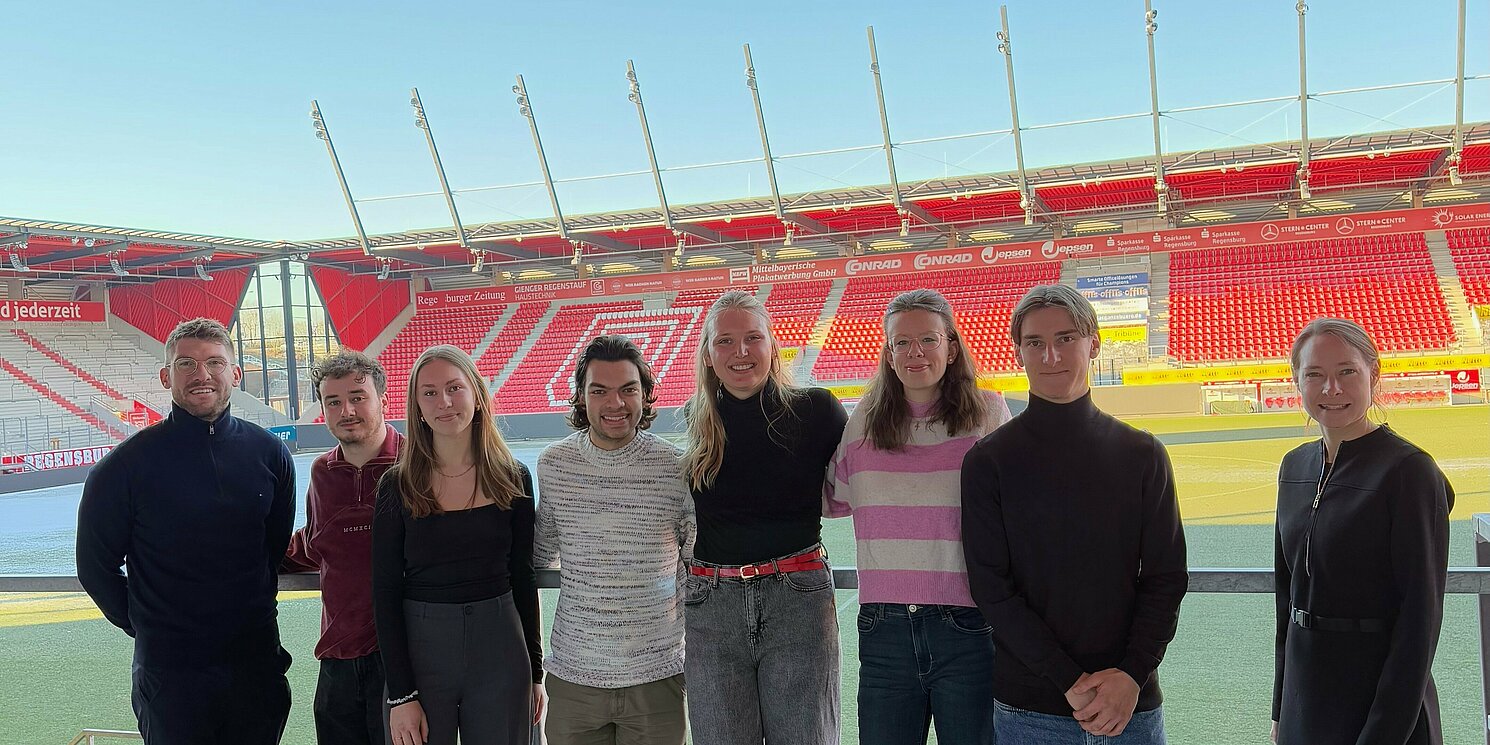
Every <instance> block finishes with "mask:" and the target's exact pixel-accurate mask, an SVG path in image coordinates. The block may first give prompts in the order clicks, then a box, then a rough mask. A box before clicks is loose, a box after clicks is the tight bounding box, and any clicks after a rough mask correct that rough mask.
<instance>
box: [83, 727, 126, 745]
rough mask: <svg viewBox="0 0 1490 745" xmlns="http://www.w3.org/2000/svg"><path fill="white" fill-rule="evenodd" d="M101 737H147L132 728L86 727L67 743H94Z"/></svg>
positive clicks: (90, 744)
mask: <svg viewBox="0 0 1490 745" xmlns="http://www.w3.org/2000/svg"><path fill="white" fill-rule="evenodd" d="M100 737H107V738H109V739H111V740H143V739H145V738H144V736H142V735H141V734H140V733H138V732H132V731H130V730H123V729H85V730H83V731H82V732H79V733H78V736H77V737H74V738H72V740H70V741H69V742H68V743H67V745H82V743H85V742H86V743H88V745H93V744H94V743H95V742H96V741H97V740H98V738H100Z"/></svg>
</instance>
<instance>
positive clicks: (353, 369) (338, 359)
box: [310, 349, 388, 401]
mask: <svg viewBox="0 0 1490 745" xmlns="http://www.w3.org/2000/svg"><path fill="white" fill-rule="evenodd" d="M348 375H351V376H353V377H356V378H362V377H367V378H371V379H372V383H373V390H374V391H375V392H376V393H377V394H378V395H379V396H381V395H383V394H384V393H386V392H387V391H388V374H387V373H385V372H383V366H382V365H379V364H378V361H377V360H375V359H373V358H371V357H369V356H367V355H365V354H363V353H361V352H359V351H357V350H355V349H342V350H341V352H340V353H339V354H337V355H336V356H335V357H328V358H326V359H324V360H321V361H320V362H319V363H317V364H316V366H315V367H312V368H311V369H310V381H311V385H313V386H314V387H315V391H316V400H317V401H319V400H321V381H323V380H326V379H328V378H329V379H332V380H338V379H341V378H345V377H347V376H348Z"/></svg>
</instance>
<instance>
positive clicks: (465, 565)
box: [373, 345, 544, 745]
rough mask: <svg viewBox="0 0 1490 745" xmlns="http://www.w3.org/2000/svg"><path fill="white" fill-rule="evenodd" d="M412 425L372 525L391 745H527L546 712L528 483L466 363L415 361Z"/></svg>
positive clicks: (446, 350)
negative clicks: (544, 708)
mask: <svg viewBox="0 0 1490 745" xmlns="http://www.w3.org/2000/svg"><path fill="white" fill-rule="evenodd" d="M407 413H408V428H407V431H408V435H407V438H406V440H405V442H404V449H403V451H402V452H400V453H399V457H398V463H397V464H396V465H394V466H393V467H392V468H390V469H389V470H388V472H387V473H386V474H384V475H383V478H382V480H381V481H380V482H379V484H378V497H377V513H376V516H375V517H374V519H373V616H374V620H375V621H376V622H377V627H378V646H379V647H380V648H381V650H382V653H383V664H384V667H385V668H386V671H387V681H388V682H387V686H388V738H389V740H388V741H389V742H390V743H392V745H423V744H424V743H426V742H427V743H432V744H438V745H455V742H456V736H457V733H458V734H459V737H460V741H461V742H462V743H464V744H465V745H527V743H528V741H529V739H530V737H531V732H532V725H533V724H534V723H536V722H537V721H538V719H539V717H540V716H541V714H542V710H543V702H544V694H543V686H542V685H540V682H541V681H542V680H543V643H542V640H541V639H540V637H539V621H538V579H537V574H536V573H535V572H534V570H533V515H534V512H533V499H532V494H533V480H532V478H531V476H529V474H528V471H527V469H525V468H524V467H523V466H522V464H521V463H518V462H517V460H516V459H515V458H513V457H512V452H511V451H510V450H508V449H507V445H506V443H504V442H503V441H502V436H501V435H500V434H499V433H498V432H497V427H496V424H495V422H494V421H493V419H492V414H491V396H490V394H489V393H488V392H487V390H486V387H485V386H484V385H482V384H481V376H480V374H478V373H477V372H476V366H475V365H474V364H472V362H471V358H470V356H469V355H467V354H465V353H464V352H462V351H461V350H459V349H457V348H455V347H452V346H446V345H441V346H437V347H431V348H429V349H427V350H425V351H424V353H423V354H421V355H420V356H419V359H418V361H416V362H415V363H414V369H413V370H411V371H410V372H409V398H408V406H407Z"/></svg>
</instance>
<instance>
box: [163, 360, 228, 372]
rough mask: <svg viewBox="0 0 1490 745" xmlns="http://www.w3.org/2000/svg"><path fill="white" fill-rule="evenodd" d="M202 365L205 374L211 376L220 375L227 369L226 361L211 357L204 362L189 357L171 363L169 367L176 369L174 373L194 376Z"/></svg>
mask: <svg viewBox="0 0 1490 745" xmlns="http://www.w3.org/2000/svg"><path fill="white" fill-rule="evenodd" d="M204 365H205V366H206V368H207V372H208V373H210V374H212V375H218V374H221V373H222V371H223V370H226V369H228V361H227V360H225V359H222V358H221V357H213V358H212V359H210V360H207V361H206V362H197V361H196V360H194V359H192V358H190V357H181V358H179V359H177V360H176V361H175V362H173V363H171V366H172V367H175V368H176V372H178V373H181V374H182V375H195V374H196V372H197V370H198V369H199V368H201V367H202V366H204Z"/></svg>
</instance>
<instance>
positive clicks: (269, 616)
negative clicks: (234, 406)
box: [77, 318, 295, 745]
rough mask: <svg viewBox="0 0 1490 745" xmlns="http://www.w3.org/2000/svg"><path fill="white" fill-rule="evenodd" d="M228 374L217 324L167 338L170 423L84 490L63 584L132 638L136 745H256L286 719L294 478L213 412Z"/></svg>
mask: <svg viewBox="0 0 1490 745" xmlns="http://www.w3.org/2000/svg"><path fill="white" fill-rule="evenodd" d="M241 375H242V371H241V370H240V369H239V368H238V366H237V365H234V364H233V352H232V345H231V343H230V339H229V337H228V332H227V329H225V328H223V326H222V324H220V323H218V322H217V321H212V320H208V319H205V318H198V319H195V320H191V321H186V322H185V323H182V324H181V325H179V326H177V327H176V330H175V331H173V332H171V335H170V336H169V337H168V338H167V339H166V364H165V367H163V368H162V369H161V371H160V381H161V384H162V385H164V386H165V387H167V388H169V389H171V400H172V403H173V405H172V406H171V413H170V415H169V416H167V417H166V418H165V419H164V420H163V421H161V422H158V423H156V424H154V425H151V426H149V427H146V428H145V429H143V430H140V431H139V432H137V433H135V434H134V436H132V437H130V438H129V439H128V440H125V441H124V442H123V443H121V444H120V445H119V447H117V448H114V451H113V452H111V453H109V454H108V456H106V457H105V458H104V459H103V460H102V461H100V462H99V463H98V465H96V466H94V468H93V471H92V472H91V473H89V475H88V480H87V482H86V483H85V484H84V486H83V498H82V502H81V503H80V504H79V506H78V536H77V541H78V543H77V562H78V580H79V581H80V582H81V583H82V585H83V589H85V590H87V591H88V594H89V595H91V596H92V597H93V601H94V602H95V603H97V604H98V607H99V610H102V611H103V614H104V617H105V618H107V619H108V620H109V621H110V622H111V623H113V624H114V625H115V626H118V627H119V628H121V629H123V630H124V632H125V633H126V634H129V635H130V636H132V637H134V648H135V649H134V665H133V668H132V671H131V677H132V679H133V692H132V695H131V702H132V703H133V705H134V710H135V717H136V719H138V721H139V725H140V734H142V735H144V738H145V742H146V743H147V744H148V745H184V744H186V743H207V742H211V743H243V744H244V745H269V744H270V743H277V742H279V738H280V736H281V734H282V733H283V732H284V726H285V721H286V719H287V718H288V716H289V712H290V687H289V683H288V681H286V679H285V670H286V669H288V668H289V665H290V655H289V653H287V652H285V650H284V648H283V647H281V646H280V643H279V624H278V621H277V620H276V617H275V616H276V608H275V593H276V590H277V588H278V570H279V563H280V560H281V559H282V558H284V555H285V548H286V547H287V546H289V543H290V529H291V527H292V526H293V524H294V520H295V467H294V462H293V461H292V460H291V459H290V453H289V450H287V449H286V448H285V445H284V443H282V442H280V441H279V439H278V438H276V437H275V436H274V435H271V434H269V433H268V432H266V431H264V430H263V428H261V427H259V426H258V425H255V424H252V423H250V422H245V421H243V420H241V419H238V418H236V417H234V416H233V415H232V414H231V413H230V412H229V411H228V398H229V396H230V395H231V394H232V392H233V388H234V387H235V386H236V385H237V383H238V380H239V377H240V376H241ZM121 567H127V569H128V574H127V575H126V574H124V573H123V572H121V571H120V568H121Z"/></svg>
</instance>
